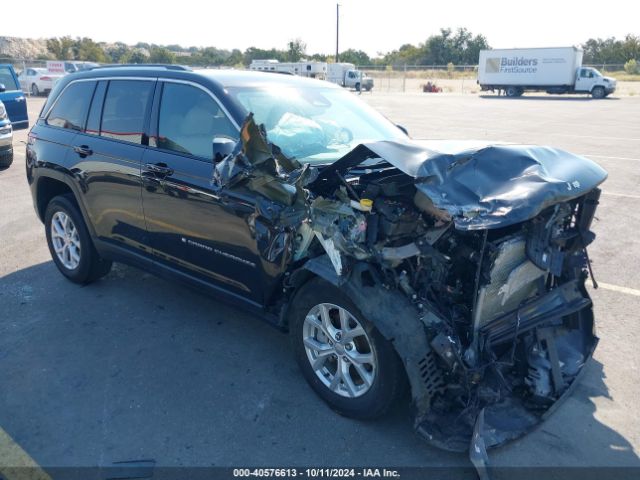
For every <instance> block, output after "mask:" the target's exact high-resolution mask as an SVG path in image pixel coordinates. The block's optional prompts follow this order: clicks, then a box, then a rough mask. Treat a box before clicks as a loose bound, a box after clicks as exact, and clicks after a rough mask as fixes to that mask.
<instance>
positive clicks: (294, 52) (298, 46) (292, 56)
mask: <svg viewBox="0 0 640 480" xmlns="http://www.w3.org/2000/svg"><path fill="white" fill-rule="evenodd" d="M306 53H307V44H306V43H304V42H303V41H302V40H301V39H300V38H296V39H294V40H291V41H289V43H288V44H287V60H289V61H290V62H297V61H299V60H300V59H301V58H302V57H304V56H305V55H306Z"/></svg>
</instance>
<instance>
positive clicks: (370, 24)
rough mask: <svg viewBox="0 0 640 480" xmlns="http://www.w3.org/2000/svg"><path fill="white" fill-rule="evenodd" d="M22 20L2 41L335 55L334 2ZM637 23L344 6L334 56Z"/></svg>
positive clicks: (439, 0) (462, 0) (546, 39)
mask: <svg viewBox="0 0 640 480" xmlns="http://www.w3.org/2000/svg"><path fill="white" fill-rule="evenodd" d="M99 5H101V6H100V7H99ZM25 14H26V16H27V18H26V19H25V20H26V21H14V22H3V24H2V28H1V29H0V35H4V36H15V37H24V38H43V37H44V38H49V37H58V36H66V35H68V36H72V37H77V36H80V37H90V38H92V39H93V40H95V41H104V42H115V41H122V42H125V43H127V44H135V43H137V42H146V43H156V44H164V45H170V44H179V45H182V46H185V47H189V46H198V47H202V46H214V47H217V48H225V49H232V48H239V49H241V50H244V49H246V48H248V47H250V46H256V47H260V48H272V47H276V48H281V49H284V48H285V47H286V44H287V42H288V41H289V40H292V39H295V38H300V39H302V40H303V41H304V42H305V43H306V44H307V53H333V52H335V20H336V1H335V0H332V1H329V0H314V1H305V0H297V1H294V0H240V1H233V0H231V1H229V0H225V1H223V2H216V1H210V2H205V1H202V0H200V1H196V0H179V1H175V0H174V1H172V2H164V1H160V0H156V1H154V2H149V1H135V0H129V1H122V0H110V1H108V2H104V3H101V4H99V3H97V2H91V1H87V0H84V1H78V0H55V1H51V0H45V1H42V0H30V1H29V9H28V10H26V11H25ZM639 18H640V2H638V0H625V1H622V0H607V1H605V2H602V0H598V1H597V2H596V1H594V0H582V1H575V0H574V1H567V0H564V1H563V0H537V1H536V2H533V3H531V2H520V1H517V0H511V1H498V0H481V1H479V0H476V1H466V0H457V1H452V0H436V1H427V0H423V1H414V0H412V1H409V0H393V1H375V0H340V50H345V49H348V48H353V49H356V50H364V51H365V52H367V53H368V54H369V55H370V56H377V55H378V53H380V52H382V53H385V52H388V51H391V50H394V49H397V48H398V47H400V46H401V45H403V44H405V43H412V44H418V43H421V42H424V41H425V39H426V38H427V37H429V36H430V35H433V34H437V33H438V32H439V29H440V28H441V27H451V28H453V29H455V28H458V27H465V28H467V29H469V30H470V31H471V32H473V33H474V34H476V33H481V34H483V35H485V36H486V37H487V39H488V41H489V44H490V45H491V46H492V47H494V48H511V47H545V46H570V45H579V44H580V43H583V42H584V41H586V40H587V39H589V38H597V37H602V38H606V37H610V36H615V37H618V38H623V37H624V36H625V35H626V34H628V33H632V34H634V35H640V22H639V20H638V19H639Z"/></svg>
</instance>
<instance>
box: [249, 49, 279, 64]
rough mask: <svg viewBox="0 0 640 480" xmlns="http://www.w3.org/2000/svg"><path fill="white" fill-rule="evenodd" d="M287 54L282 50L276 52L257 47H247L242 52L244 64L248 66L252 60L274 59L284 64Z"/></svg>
mask: <svg viewBox="0 0 640 480" xmlns="http://www.w3.org/2000/svg"><path fill="white" fill-rule="evenodd" d="M287 54H288V52H285V51H284V50H276V49H275V48H272V49H270V50H264V49H262V48H257V47H249V48H247V49H246V50H245V51H244V64H245V65H246V66H248V65H249V64H250V63H251V62H252V61H253V60H269V59H274V60H278V61H279V62H286V61H287V59H288V57H287Z"/></svg>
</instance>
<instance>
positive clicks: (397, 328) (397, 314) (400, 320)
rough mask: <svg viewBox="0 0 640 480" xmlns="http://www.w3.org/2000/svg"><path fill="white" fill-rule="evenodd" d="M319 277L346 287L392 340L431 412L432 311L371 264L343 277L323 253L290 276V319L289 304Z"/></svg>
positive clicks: (416, 394)
mask: <svg viewBox="0 0 640 480" xmlns="http://www.w3.org/2000/svg"><path fill="white" fill-rule="evenodd" d="M316 277H319V278H322V279H324V280H326V281H327V282H329V283H331V284H333V285H335V286H336V287H338V288H340V289H341V290H343V291H344V292H345V293H346V294H347V295H348V296H349V298H350V299H351V301H353V303H354V304H355V305H356V307H357V308H358V310H360V313H362V314H363V315H364V316H365V317H366V318H367V319H368V320H370V321H371V322H372V323H373V324H374V325H375V326H376V328H377V329H378V331H379V332H380V333H381V334H382V336H383V337H384V338H386V339H387V340H389V341H390V342H391V344H392V345H393V347H394V349H395V351H396V353H397V354H398V356H399V357H400V360H401V361H402V363H403V365H404V369H405V373H406V375H407V379H408V380H409V384H410V387H411V392H412V399H413V402H414V405H415V407H416V408H417V410H418V412H422V413H424V412H426V411H428V410H429V409H430V406H431V398H432V396H433V393H434V392H433V389H434V380H435V379H434V378H432V376H431V373H432V372H431V370H430V369H429V368H427V365H428V364H429V362H431V361H432V360H431V355H432V349H431V346H430V345H429V342H428V340H427V335H426V332H425V329H424V326H423V323H422V321H421V315H424V316H429V315H431V313H430V312H422V313H421V312H420V311H419V310H418V309H417V308H416V307H415V306H414V305H413V304H412V303H411V301H410V300H409V299H408V298H407V297H406V296H405V295H404V294H402V293H401V292H400V291H398V290H397V289H387V288H384V287H383V286H382V284H381V282H380V280H379V278H378V273H377V272H376V271H375V270H374V269H373V267H372V266H371V265H370V264H368V263H366V262H358V263H356V264H355V265H354V266H353V268H352V269H351V272H350V274H349V275H347V276H344V277H342V276H338V275H337V274H336V272H335V270H334V268H333V266H332V264H331V261H330V259H329V257H328V256H327V255H320V256H318V257H314V258H312V259H310V260H308V261H307V262H306V263H305V264H304V265H303V266H302V267H300V268H299V269H298V270H296V271H294V272H293V273H292V274H291V275H290V279H289V284H290V286H291V287H292V288H293V289H294V291H293V294H292V295H291V296H290V297H289V301H288V302H287V303H286V305H285V307H284V309H283V312H282V317H281V318H283V319H284V320H285V321H286V317H287V313H288V310H289V306H290V305H291V303H292V302H293V301H295V295H296V293H297V292H298V291H299V290H300V288H301V287H302V286H303V285H305V284H306V283H307V282H309V281H310V280H311V279H313V278H316ZM416 418H417V417H416Z"/></svg>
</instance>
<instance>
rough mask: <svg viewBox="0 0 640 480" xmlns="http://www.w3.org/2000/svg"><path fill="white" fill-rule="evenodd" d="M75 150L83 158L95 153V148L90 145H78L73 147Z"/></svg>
mask: <svg viewBox="0 0 640 480" xmlns="http://www.w3.org/2000/svg"><path fill="white" fill-rule="evenodd" d="M73 151H74V152H76V153H77V154H78V155H80V156H81V157H82V158H84V157H88V156H89V155H93V150H91V148H89V146H88V145H77V146H75V147H73Z"/></svg>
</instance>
